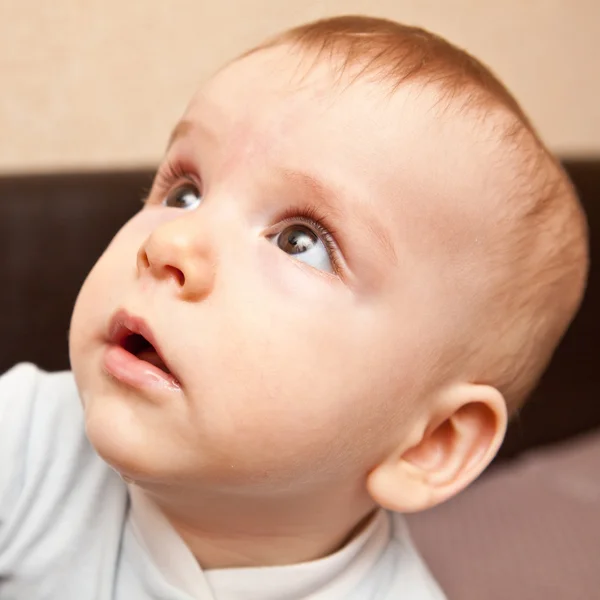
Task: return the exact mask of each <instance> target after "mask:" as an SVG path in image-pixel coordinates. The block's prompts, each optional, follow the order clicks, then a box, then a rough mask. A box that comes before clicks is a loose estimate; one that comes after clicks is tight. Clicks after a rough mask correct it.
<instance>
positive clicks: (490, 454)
mask: <svg viewBox="0 0 600 600" xmlns="http://www.w3.org/2000/svg"><path fill="white" fill-rule="evenodd" d="M439 400H441V401H440V402H436V403H435V407H434V408H433V410H432V411H431V413H430V414H429V415H427V416H426V423H425V426H424V427H422V426H421V429H420V432H417V433H416V435H415V436H414V437H416V438H417V439H418V441H417V442H416V443H414V442H411V447H410V448H404V447H401V448H399V449H397V450H396V452H395V453H394V454H392V455H391V456H389V457H388V458H387V459H386V460H385V461H384V462H383V463H381V464H380V465H379V466H377V467H376V468H375V469H374V470H373V471H372V472H371V473H370V474H369V476H368V479H367V489H368V490H369V493H370V494H371V496H372V497H373V499H374V500H375V501H376V502H377V503H378V504H379V505H381V506H383V507H384V508H387V509H389V510H393V511H396V512H415V511H419V510H424V509H426V508H430V507H432V506H435V505H436V504H439V503H441V502H444V501H445V500H447V499H448V498H450V497H452V496H454V495H455V494H457V493H458V492H460V491H461V490H462V489H464V488H465V487H467V486H468V485H469V484H470V483H471V482H472V481H473V480H474V479H476V478H477V477H478V476H479V474H480V473H481V472H482V471H483V470H484V469H485V468H486V467H487V466H488V464H489V463H490V462H491V460H492V459H493V458H494V456H495V455H496V452H497V451H498V449H499V448H500V444H501V443H502V440H503V439H504V435H505V433H506V424H507V420H508V417H507V410H506V402H505V401H504V398H503V396H502V394H501V393H500V392H499V391H498V390H496V389H495V388H493V387H490V386H487V385H476V384H459V385H455V386H453V387H452V388H451V389H447V390H445V391H444V392H443V395H442V396H441V398H439ZM414 437H413V439H414Z"/></svg>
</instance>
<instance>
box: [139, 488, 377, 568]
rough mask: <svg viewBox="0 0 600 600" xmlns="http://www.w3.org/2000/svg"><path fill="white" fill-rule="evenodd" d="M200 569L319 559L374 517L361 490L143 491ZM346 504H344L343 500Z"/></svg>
mask: <svg viewBox="0 0 600 600" xmlns="http://www.w3.org/2000/svg"><path fill="white" fill-rule="evenodd" d="M144 492H145V494H146V495H147V496H148V497H149V498H150V499H151V500H152V501H153V502H154V503H155V504H156V505H158V507H159V508H160V510H161V512H162V513H163V514H164V515H165V516H166V517H167V519H168V520H169V521H170V523H171V525H172V526H173V527H174V529H175V530H176V531H177V533H178V534H179V535H180V537H181V538H182V539H183V541H184V542H185V543H186V545H187V546H188V547H189V549H190V550H191V551H192V553H193V554H194V556H195V557H196V560H197V561H198V563H199V564H200V565H201V566H202V568H203V569H224V568H236V567H258V566H263V567H265V566H275V565H289V564H297V563H302V562H307V561H311V560H316V559H318V558H322V557H325V556H327V555H329V554H331V553H333V552H335V551H336V550H338V549H340V548H342V547H343V546H344V545H346V544H347V543H348V542H349V541H350V540H351V539H352V538H353V537H355V536H356V535H357V534H358V533H359V532H360V531H361V530H362V529H364V527H365V526H366V525H367V523H368V522H369V521H370V520H371V517H372V516H373V514H374V513H375V511H376V507H375V505H374V503H373V501H372V500H370V499H369V498H368V496H367V495H366V493H365V492H364V491H363V490H362V489H356V490H354V492H355V493H354V494H353V495H349V494H348V490H344V492H345V493H340V490H337V492H336V493H333V492H332V491H330V492H322V493H320V494H316V495H315V494H305V495H303V496H302V497H297V496H296V497H286V496H282V495H278V496H277V497H275V498H273V497H271V498H264V497H257V496H254V495H249V496H245V495H238V494H236V495H231V494H226V495H221V494H207V493H206V492H203V493H194V494H192V495H190V494H189V493H188V494H185V495H184V494H181V493H176V494H174V493H173V490H171V489H169V490H165V489H157V488H156V487H152V488H149V487H146V488H145V490H144ZM349 498H350V500H349Z"/></svg>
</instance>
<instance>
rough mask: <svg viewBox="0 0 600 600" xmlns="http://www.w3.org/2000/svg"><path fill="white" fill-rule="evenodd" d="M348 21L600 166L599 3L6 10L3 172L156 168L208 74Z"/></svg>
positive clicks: (461, 1) (228, 0)
mask: <svg viewBox="0 0 600 600" xmlns="http://www.w3.org/2000/svg"><path fill="white" fill-rule="evenodd" d="M352 12H354V13H356V12H362V13H369V14H372V15H382V16H388V17H392V18H395V19H398V20H401V21H404V22H406V23H411V24H418V25H421V26H424V27H426V28H429V29H432V30H434V31H436V32H438V33H441V34H442V35H444V36H446V37H448V38H449V39H450V40H452V41H454V42H455V43H457V44H459V45H462V46H464V47H466V48H467V49H469V50H470V51H471V52H473V53H474V54H475V55H476V56H478V57H479V58H481V59H483V60H484V61H485V62H487V63H488V64H489V65H490V66H492V67H493V68H494V69H495V71H496V72H497V73H498V74H499V75H500V76H501V77H502V78H503V79H504V80H505V82H506V83H507V84H508V86H509V87H510V88H511V89H512V90H513V92H514V93H515V94H516V95H517V97H518V98H519V100H520V101H521V103H522V104H523V106H524V108H525V110H526V111H527V112H528V113H529V114H530V115H531V116H532V118H533V121H534V123H535V124H536V125H537V126H538V128H539V130H540V131H541V133H542V135H543V137H544V138H545V139H546V140H547V141H548V142H549V144H550V145H551V146H552V147H553V148H554V149H555V150H556V151H557V152H559V153H560V154H562V155H586V154H596V155H598V154H599V153H600V108H599V106H600V101H599V99H600V76H599V72H600V1H599V0H493V1H492V0H480V1H476V0H430V1H424V0H371V1H368V0H362V1H361V0H323V1H321V2H317V1H311V0H291V1H286V0H211V1H208V0H162V1H161V0H54V1H44V0H37V1H34V0H0V90H1V92H0V132H1V133H0V172H15V171H47V170H56V169H62V170H69V169H96V168H107V167H108V168H110V167H123V168H127V167H131V166H145V165H149V164H154V163H155V162H156V160H157V159H158V158H159V156H160V155H161V153H162V150H163V147H164V143H165V141H166V138H167V135H168V132H169V130H170V128H171V126H172V125H173V123H174V121H175V119H176V118H177V117H178V115H179V114H180V112H181V111H182V109H183V108H184V106H185V103H186V102H187V100H188V97H189V96H190V94H191V93H192V91H193V90H194V88H195V87H196V86H197V84H198V83H199V82H200V81H201V80H202V79H203V78H204V77H206V76H207V74H209V73H210V72H211V70H212V69H214V68H215V67H216V66H218V65H219V64H220V63H222V62H223V61H224V60H226V59H227V58H229V57H232V56H233V55H235V54H236V53H237V52H239V51H240V50H242V49H244V48H246V47H248V46H249V45H251V44H254V43H256V42H258V41H260V40H261V39H262V38H263V37H264V36H266V35H268V34H271V33H273V32H275V31H277V30H279V29H281V28H283V27H286V26H289V25H293V24H297V23H300V22H303V21H306V20H310V19H315V18H318V17H322V16H325V15H331V14H335V13H352Z"/></svg>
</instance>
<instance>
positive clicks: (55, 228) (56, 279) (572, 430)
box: [0, 160, 600, 458]
mask: <svg viewBox="0 0 600 600" xmlns="http://www.w3.org/2000/svg"><path fill="white" fill-rule="evenodd" d="M566 166H567V168H568V170H569V172H570V174H571V176H572V179H573V181H574V182H575V185H576V186H577V188H578V190H579V192H580V196H581V198H582V201H583V203H584V206H585V208H586V211H587V213H588V217H589V222H590V229H591V236H592V240H591V243H592V262H593V263H595V262H597V260H598V259H600V247H599V243H598V239H599V238H600V206H599V204H600V200H599V197H600V160H599V161H580V162H576V161H573V162H569V163H567V164H566ZM151 178H152V174H151V173H149V172H147V171H143V172H124V173H117V172H112V173H94V174H60V175H43V176H41V175H39V176H19V177H4V178H0V277H1V289H2V293H1V294H0V335H1V336H2V337H1V339H2V342H1V343H0V372H3V371H5V370H6V369H8V368H9V367H10V366H12V365H13V364H15V363H17V362H19V361H24V360H27V361H31V362H35V363H37V364H38V365H40V366H42V367H44V368H46V369H49V370H58V369H66V368H68V366H69V361H68V353H67V329H68V324H69V319H70V314H71V308H72V306H73V302H74V300H75V297H76V294H77V291H78V289H79V287H80V285H81V283H82V282H83V279H84V278H85V276H86V274H87V272H88V271H89V270H90V268H91V267H92V265H93V264H94V262H95V260H96V259H97V257H98V256H99V255H100V253H101V252H102V250H103V249H104V248H105V247H106V245H107V243H108V242H109V240H110V238H111V237H112V235H114V233H116V231H117V230H118V229H119V227H120V226H121V224H122V223H124V222H125V221H126V220H127V219H128V218H129V217H130V216H131V215H132V214H133V213H134V212H135V211H137V210H138V209H139V207H140V198H141V197H142V196H143V194H144V192H145V191H147V189H148V187H149V185H150V182H151ZM599 340H600V276H599V273H598V271H597V270H594V266H593V267H592V274H591V280H590V284H589V287H588V292H587V295H586V298H585V301H584V305H583V307H582V309H581V311H580V313H579V315H578V317H577V319H576V320H575V322H574V323H573V326H572V328H571V329H570V331H569V332H568V334H567V335H566V337H565V339H564V340H563V343H562V344H561V346H560V348H559V350H558V351H557V353H556V356H555V358H554V360H553V362H552V364H551V366H550V369H549V370H548V372H547V373H546V376H545V377H544V378H543V381H542V382H541V384H540V386H539V388H538V389H537V390H536V392H535V393H534V395H533V397H532V398H531V400H530V402H529V404H528V405H527V406H526V408H525V409H524V410H523V411H522V413H521V415H520V416H519V417H518V419H516V420H515V421H514V423H513V424H512V426H511V429H510V431H509V435H508V437H507V440H506V442H505V444H504V446H503V448H502V451H501V457H504V458H506V457H510V456H513V455H516V454H517V453H519V452H521V451H522V450H523V449H524V448H527V447H531V446H537V445H541V444H548V443H552V442H555V441H558V440H561V439H563V438H566V437H569V436H572V435H574V434H576V433H578V432H582V431H586V430H589V429H592V428H594V427H598V426H600V349H599Z"/></svg>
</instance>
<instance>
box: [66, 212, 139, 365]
mask: <svg viewBox="0 0 600 600" xmlns="http://www.w3.org/2000/svg"><path fill="white" fill-rule="evenodd" d="M143 239H144V235H143V234H142V233H141V232H140V231H139V226H137V225H136V222H135V217H134V219H132V220H131V221H129V222H128V223H126V224H125V226H124V227H123V228H122V229H121V230H120V231H119V232H118V233H117V235H116V236H115V237H114V238H113V240H112V241H111V242H110V244H109V245H108V247H107V248H106V250H105V251H104V253H103V254H102V255H101V256H100V258H99V259H98V261H97V262H96V264H95V265H94V267H93V268H92V270H91V271H90V273H89V274H88V276H87V277H86V279H85V281H84V283H83V285H82V287H81V289H80V291H79V294H78V296H77V299H76V301H75V306H74V309H73V314H72V317H71V326H70V330H69V347H70V355H71V364H72V366H73V370H74V371H76V369H78V367H79V363H80V361H79V360H78V358H79V356H80V355H81V354H83V353H85V351H86V348H87V345H88V343H89V342H90V341H92V340H93V339H94V338H95V337H97V336H98V335H99V330H101V329H102V328H103V327H104V326H105V325H106V320H107V319H108V318H109V317H110V313H111V311H112V310H114V309H115V307H116V306H118V304H119V302H120V301H122V299H123V296H124V290H126V289H127V288H128V287H129V286H130V283H131V280H132V275H134V274H135V268H136V256H137V250H138V248H139V245H140V243H141V241H142V240H143ZM76 375H77V373H76Z"/></svg>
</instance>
